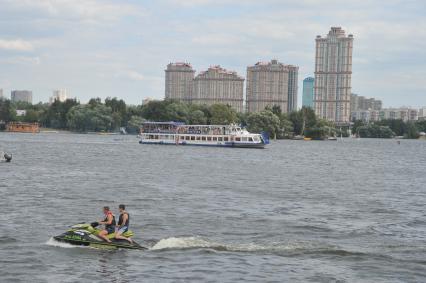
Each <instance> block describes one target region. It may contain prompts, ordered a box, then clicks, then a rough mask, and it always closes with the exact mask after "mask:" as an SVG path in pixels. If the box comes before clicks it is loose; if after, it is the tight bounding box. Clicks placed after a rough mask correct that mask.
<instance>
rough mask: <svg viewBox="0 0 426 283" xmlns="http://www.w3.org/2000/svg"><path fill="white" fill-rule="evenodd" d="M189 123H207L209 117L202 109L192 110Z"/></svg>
mask: <svg viewBox="0 0 426 283" xmlns="http://www.w3.org/2000/svg"><path fill="white" fill-rule="evenodd" d="M188 118H189V124H191V125H205V124H207V117H206V116H205V115H204V112H203V111H201V110H195V111H191V112H190V113H189V117H188Z"/></svg>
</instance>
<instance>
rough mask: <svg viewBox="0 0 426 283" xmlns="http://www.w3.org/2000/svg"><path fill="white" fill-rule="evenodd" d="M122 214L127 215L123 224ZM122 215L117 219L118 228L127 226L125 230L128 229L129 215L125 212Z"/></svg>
mask: <svg viewBox="0 0 426 283" xmlns="http://www.w3.org/2000/svg"><path fill="white" fill-rule="evenodd" d="M123 214H127V220H126V223H124V224H123ZM123 214H120V216H119V217H118V226H120V227H122V226H127V228H129V222H130V215H129V213H127V212H124V213H123Z"/></svg>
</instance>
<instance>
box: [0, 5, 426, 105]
mask: <svg viewBox="0 0 426 283" xmlns="http://www.w3.org/2000/svg"><path fill="white" fill-rule="evenodd" d="M367 2H368V3H356V2H355V1H347V3H345V5H344V7H340V5H335V4H336V3H337V2H336V1H332V0H330V1H322V2H321V4H319V3H315V2H314V1H308V0H304V1H298V2H297V4H295V3H293V2H292V1H276V0H270V1H264V2H263V3H257V2H256V1H251V0H249V1H244V3H242V2H235V1H224V0H220V1H209V0H203V1H173V0H170V1H156V3H149V2H148V1H141V2H135V1H120V2H118V1H97V0H89V1H73V2H69V1H48V0H44V1H37V2H29V1H5V0H0V4H1V5H2V10H3V12H4V16H3V24H2V25H1V27H0V51H1V52H0V62H1V66H2V67H1V68H0V88H2V89H3V93H4V96H5V97H7V96H8V94H10V91H11V90H13V89H29V90H32V91H33V95H34V97H33V100H34V102H38V101H39V100H42V101H44V102H47V101H48V99H49V97H50V96H51V91H52V89H55V88H67V89H68V90H69V91H70V93H71V95H72V96H73V97H74V96H76V97H78V99H80V100H81V101H83V102H84V101H87V100H88V99H90V98H91V97H97V96H99V97H101V98H105V97H107V96H111V97H113V96H117V97H119V98H123V99H124V100H126V101H128V102H129V103H133V104H137V103H140V102H141V101H142V100H143V99H144V98H147V97H153V98H156V99H161V98H163V97H164V66H166V65H167V64H168V63H169V62H179V61H187V62H191V63H192V64H193V65H194V66H197V72H198V71H200V70H206V69H208V67H209V66H211V65H221V66H226V68H227V69H231V70H235V71H237V73H239V74H245V69H246V67H247V66H249V65H250V64H252V62H258V61H269V60H270V59H272V58H273V59H277V60H279V61H281V62H283V63H284V64H295V65H298V66H299V67H300V69H299V80H298V84H299V90H298V101H299V103H298V106H299V107H300V106H301V101H302V88H301V86H302V81H303V79H304V78H306V77H308V76H313V73H314V67H315V40H314V39H315V37H316V36H317V35H324V33H325V32H326V31H327V30H329V28H330V27H331V26H342V28H343V29H344V30H346V31H347V32H348V33H352V34H354V36H355V38H356V48H355V49H354V55H353V60H354V63H353V77H352V91H353V92H355V93H359V94H361V95H363V96H366V97H376V98H378V99H381V100H382V101H383V103H384V106H385V107H399V106H402V105H408V106H413V107H422V106H424V105H426V95H425V94H426V86H425V85H424V84H423V83H422V80H421V79H422V78H423V77H424V76H425V69H426V68H425V66H424V63H422V62H425V61H426V52H425V50H426V49H425V48H424V42H423V40H422V38H424V33H425V30H426V29H424V28H423V27H425V26H426V21H425V19H424V17H422V14H423V13H424V12H425V11H426V4H425V3H424V2H422V1H411V2H410V3H405V2H404V1H388V2H387V3H386V4H385V5H383V4H382V2H381V1H367ZM83 4H85V8H84V9H83V8H82V5H83ZM319 10H320V11H321V14H320V15H318V11H319ZM177 11H178V12H179V13H176V12H177ZM266 15H267V17H266ZM413 31H415V33H414V32H413ZM395 66H397V68H396V67H395ZM389 82H392V84H389Z"/></svg>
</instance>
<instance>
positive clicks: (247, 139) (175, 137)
mask: <svg viewBox="0 0 426 283" xmlns="http://www.w3.org/2000/svg"><path fill="white" fill-rule="evenodd" d="M139 143H140V144H165V145H195V146H218V147H244V148H264V147H265V146H266V145H267V144H269V138H268V135H267V134H266V133H260V134H253V133H249V132H248V131H247V130H246V129H244V128H242V127H240V126H237V125H185V124H184V123H179V122H145V123H143V124H142V128H141V133H140V141H139Z"/></svg>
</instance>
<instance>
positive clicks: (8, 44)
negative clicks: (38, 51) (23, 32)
mask: <svg viewBox="0 0 426 283" xmlns="http://www.w3.org/2000/svg"><path fill="white" fill-rule="evenodd" d="M0 49H4V50H13V51H32V50H33V49H34V46H33V44H31V42H29V41H25V40H22V39H12V40H7V39H0Z"/></svg>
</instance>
